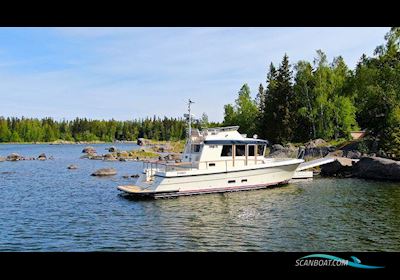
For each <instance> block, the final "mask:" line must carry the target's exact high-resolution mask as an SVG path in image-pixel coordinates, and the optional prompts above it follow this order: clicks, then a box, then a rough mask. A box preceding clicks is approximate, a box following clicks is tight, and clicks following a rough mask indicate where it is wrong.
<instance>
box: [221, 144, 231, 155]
mask: <svg viewBox="0 0 400 280" xmlns="http://www.w3.org/2000/svg"><path fill="white" fill-rule="evenodd" d="M231 156H232V145H223V147H222V153H221V157H231Z"/></svg>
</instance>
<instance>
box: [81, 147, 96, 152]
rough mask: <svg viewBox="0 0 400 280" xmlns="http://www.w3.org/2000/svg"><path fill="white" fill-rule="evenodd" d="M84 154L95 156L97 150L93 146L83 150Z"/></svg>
mask: <svg viewBox="0 0 400 280" xmlns="http://www.w3.org/2000/svg"><path fill="white" fill-rule="evenodd" d="M82 153H86V154H95V153H96V150H95V148H93V147H92V146H87V147H85V148H84V149H83V150H82Z"/></svg>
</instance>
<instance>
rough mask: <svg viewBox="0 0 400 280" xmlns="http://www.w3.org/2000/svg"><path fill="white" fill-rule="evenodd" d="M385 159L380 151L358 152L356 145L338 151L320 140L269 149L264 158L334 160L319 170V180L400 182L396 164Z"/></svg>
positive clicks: (399, 171) (275, 146) (398, 165)
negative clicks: (354, 179)
mask: <svg viewBox="0 0 400 280" xmlns="http://www.w3.org/2000/svg"><path fill="white" fill-rule="evenodd" d="M377 155H378V156H377ZM387 156H388V155H386V154H385V153H384V152H382V151H378V152H377V153H365V152H361V151H359V150H358V147H357V143H351V144H349V145H347V146H344V147H342V148H339V149H338V148H337V147H334V146H329V145H327V143H326V142H325V141H324V140H322V139H316V140H312V141H310V142H308V143H306V144H305V145H304V146H298V147H296V146H295V145H293V144H290V143H289V144H286V145H284V146H283V145H279V144H276V145H272V147H271V149H270V154H269V155H268V156H267V157H273V158H283V157H289V158H304V159H305V160H306V161H308V160H312V159H316V158H321V157H335V158H336V160H335V161H334V162H332V163H329V164H325V165H322V166H321V169H320V175H321V176H324V177H340V178H350V177H356V178H363V179H375V180H393V181H400V161H396V160H394V159H390V158H387Z"/></svg>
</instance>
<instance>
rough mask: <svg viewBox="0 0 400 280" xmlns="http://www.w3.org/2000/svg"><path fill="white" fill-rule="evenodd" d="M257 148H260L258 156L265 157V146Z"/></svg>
mask: <svg viewBox="0 0 400 280" xmlns="http://www.w3.org/2000/svg"><path fill="white" fill-rule="evenodd" d="M257 147H258V149H257V155H259V156H263V155H264V149H265V145H257Z"/></svg>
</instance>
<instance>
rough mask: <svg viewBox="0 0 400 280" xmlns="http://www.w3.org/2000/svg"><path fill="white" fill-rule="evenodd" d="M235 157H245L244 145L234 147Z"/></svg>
mask: <svg viewBox="0 0 400 280" xmlns="http://www.w3.org/2000/svg"><path fill="white" fill-rule="evenodd" d="M235 155H236V156H237V157H244V156H245V155H246V145H236V153H235Z"/></svg>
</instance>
